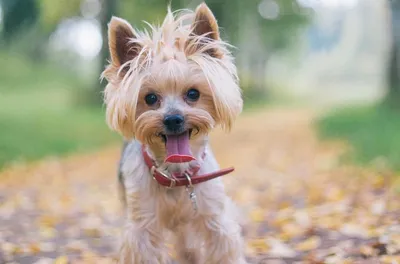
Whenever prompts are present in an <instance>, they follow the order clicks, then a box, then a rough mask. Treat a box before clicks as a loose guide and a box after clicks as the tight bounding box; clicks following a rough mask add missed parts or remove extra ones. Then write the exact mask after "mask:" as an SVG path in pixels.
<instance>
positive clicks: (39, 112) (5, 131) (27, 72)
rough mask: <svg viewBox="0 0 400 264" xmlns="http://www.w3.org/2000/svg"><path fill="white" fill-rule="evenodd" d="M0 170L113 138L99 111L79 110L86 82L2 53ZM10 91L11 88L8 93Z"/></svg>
mask: <svg viewBox="0 0 400 264" xmlns="http://www.w3.org/2000/svg"><path fill="white" fill-rule="evenodd" d="M0 60H1V61H7V67H2V70H1V71H0V80H1V82H0V94H1V96H0V127H1V128H2V129H1V130H0V149H1V151H0V168H1V167H2V166H4V165H5V164H6V163H7V162H9V161H12V160H19V159H23V160H35V159H39V158H43V157H45V156H48V155H59V154H64V153H71V152H76V151H88V150H90V149H93V148H96V147H99V146H103V145H105V144H107V143H109V142H111V141H112V140H113V139H116V138H117V137H116V135H114V134H113V133H112V132H111V131H110V130H109V129H108V128H107V126H106V124H105V122H104V113H103V111H102V110H101V109H100V108H90V107H85V106H79V105H77V104H76V100H77V98H78V97H79V94H80V92H81V90H82V89H83V86H84V83H82V81H81V80H79V79H78V78H76V76H74V75H72V74H71V73H70V72H68V71H62V70H60V69H59V68H57V67H54V65H50V64H44V65H41V67H37V66H36V64H35V62H32V61H30V60H27V59H26V58H25V57H23V56H22V57H21V56H20V55H19V54H16V53H0ZM10 87H11V88H12V89H10Z"/></svg>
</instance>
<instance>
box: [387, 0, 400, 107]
mask: <svg viewBox="0 0 400 264" xmlns="http://www.w3.org/2000/svg"><path fill="white" fill-rule="evenodd" d="M389 8H390V11H391V12H390V15H391V24H392V25H391V30H392V45H391V50H390V60H389V70H388V89H389V91H388V94H387V101H388V102H389V103H391V104H395V105H400V104H399V103H400V67H399V66H400V65H399V62H400V61H399V52H400V1H398V0H393V1H390V6H389Z"/></svg>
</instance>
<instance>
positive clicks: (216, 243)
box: [201, 215, 247, 264]
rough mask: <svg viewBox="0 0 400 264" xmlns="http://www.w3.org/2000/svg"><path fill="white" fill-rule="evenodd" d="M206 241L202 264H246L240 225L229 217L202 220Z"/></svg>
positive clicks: (219, 216)
mask: <svg viewBox="0 0 400 264" xmlns="http://www.w3.org/2000/svg"><path fill="white" fill-rule="evenodd" d="M201 226H202V230H203V234H204V239H205V248H204V258H203V261H202V262H201V263H202V264H217V263H218V264H246V263H247V262H246V260H245V258H244V254H243V242H242V236H241V231H240V226H239V224H238V223H236V222H234V221H232V219H230V218H229V216H228V215H215V216H206V217H203V218H202V224H201Z"/></svg>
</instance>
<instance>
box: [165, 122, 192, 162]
mask: <svg viewBox="0 0 400 264" xmlns="http://www.w3.org/2000/svg"><path fill="white" fill-rule="evenodd" d="M191 135H192V129H189V130H186V131H185V132H183V133H181V134H169V135H168V134H161V135H160V136H161V138H162V139H163V141H164V143H165V148H166V151H167V158H166V159H165V162H171V163H182V162H190V161H192V160H194V159H195V158H194V157H193V156H192V151H191V150H190V144H189V141H190V137H191Z"/></svg>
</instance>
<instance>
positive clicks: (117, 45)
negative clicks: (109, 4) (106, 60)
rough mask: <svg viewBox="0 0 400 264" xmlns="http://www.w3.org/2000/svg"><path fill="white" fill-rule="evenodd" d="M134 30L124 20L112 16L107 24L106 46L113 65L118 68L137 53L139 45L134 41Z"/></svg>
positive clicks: (139, 48)
mask: <svg viewBox="0 0 400 264" xmlns="http://www.w3.org/2000/svg"><path fill="white" fill-rule="evenodd" d="M134 32H135V31H134V29H133V28H132V26H131V25H130V24H129V23H128V22H127V21H126V20H124V19H121V18H118V17H112V19H111V21H110V23H109V24H108V46H109V49H110V55H111V63H112V64H113V66H115V67H118V68H119V67H120V66H121V65H123V64H124V63H125V62H127V61H130V60H132V59H133V58H135V57H136V56H137V55H138V54H139V52H140V50H141V46H140V45H139V44H138V43H136V42H135V33H134ZM124 70H125V68H124ZM126 70H128V67H126Z"/></svg>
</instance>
